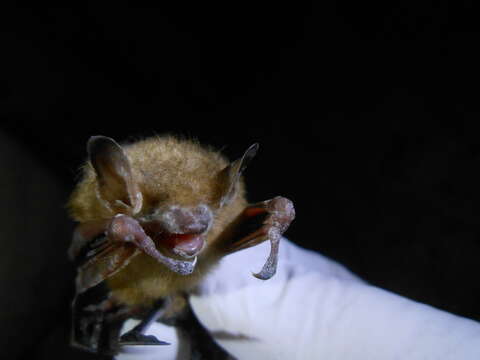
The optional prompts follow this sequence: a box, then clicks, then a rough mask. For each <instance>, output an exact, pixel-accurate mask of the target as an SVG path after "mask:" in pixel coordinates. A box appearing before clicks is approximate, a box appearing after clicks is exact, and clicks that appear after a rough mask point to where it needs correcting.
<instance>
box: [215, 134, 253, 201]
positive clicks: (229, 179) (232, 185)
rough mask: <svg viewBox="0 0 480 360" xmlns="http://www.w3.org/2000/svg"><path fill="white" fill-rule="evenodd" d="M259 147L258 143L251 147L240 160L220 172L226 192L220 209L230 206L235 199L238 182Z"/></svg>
mask: <svg viewBox="0 0 480 360" xmlns="http://www.w3.org/2000/svg"><path fill="white" fill-rule="evenodd" d="M259 147H260V145H259V144H258V143H255V144H253V145H251V146H250V147H249V148H248V149H247V150H246V151H245V153H244V154H243V156H242V157H241V158H240V159H237V160H235V161H234V162H232V163H231V164H230V165H228V166H227V167H226V168H225V169H223V170H222V171H221V172H220V174H219V176H220V179H221V181H222V182H223V183H224V184H225V187H224V191H223V194H222V197H221V199H220V207H222V206H223V205H225V204H228V203H229V202H230V201H231V200H232V199H233V196H234V195H235V190H236V188H237V183H238V180H239V179H240V176H241V175H242V173H243V171H244V170H245V169H246V168H247V165H248V164H249V163H250V161H251V160H252V159H253V158H254V157H255V155H256V154H257V151H258V148H259Z"/></svg>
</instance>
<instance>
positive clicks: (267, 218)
mask: <svg viewBox="0 0 480 360" xmlns="http://www.w3.org/2000/svg"><path fill="white" fill-rule="evenodd" d="M294 218H295V210H294V207H293V203H292V202H291V201H290V200H288V199H286V198H284V197H275V198H273V199H271V200H266V201H262V202H259V203H256V204H252V205H249V206H248V207H246V208H245V210H244V211H243V213H242V214H241V215H240V216H239V217H238V218H237V219H236V220H235V221H234V222H233V223H232V224H231V225H230V226H229V227H228V228H227V230H226V232H225V233H224V234H223V235H222V237H221V240H220V243H219V244H220V246H221V249H220V251H221V252H223V253H226V254H230V253H233V252H236V251H240V250H242V249H246V248H249V247H252V246H255V245H257V244H260V243H261V242H263V241H266V240H269V241H270V255H269V256H268V258H267V261H266V262H265V265H264V266H263V268H262V270H261V271H260V272H259V273H257V274H253V275H254V276H255V277H256V278H258V279H262V280H267V279H270V278H271V277H272V276H273V275H274V274H275V272H276V269H277V261H278V247H279V242H280V238H281V236H282V234H283V233H284V232H285V231H286V230H287V229H288V227H289V225H290V223H291V222H292V220H293V219H294Z"/></svg>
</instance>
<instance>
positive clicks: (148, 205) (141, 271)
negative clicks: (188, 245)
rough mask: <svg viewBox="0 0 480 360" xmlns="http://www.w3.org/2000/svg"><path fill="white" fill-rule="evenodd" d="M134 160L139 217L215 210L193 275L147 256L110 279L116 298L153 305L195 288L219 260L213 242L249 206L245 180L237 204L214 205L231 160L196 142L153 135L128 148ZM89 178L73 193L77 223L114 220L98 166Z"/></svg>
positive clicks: (87, 168)
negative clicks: (101, 193)
mask: <svg viewBox="0 0 480 360" xmlns="http://www.w3.org/2000/svg"><path fill="white" fill-rule="evenodd" d="M123 149H124V150H125V153H126V155H127V157H128V158H129V160H130V163H131V167H132V173H133V176H134V180H135V182H136V183H137V184H138V186H139V189H140V192H141V193H142V195H143V206H142V208H141V210H140V212H139V213H138V214H137V215H136V216H138V217H141V216H145V215H147V214H149V213H152V212H153V211H154V210H155V209H156V208H157V207H159V206H162V205H171V204H175V205H180V206H195V205H198V204H200V203H204V204H207V205H209V206H211V208H212V210H213V211H214V212H215V219H214V223H213V226H212V228H211V229H210V230H209V232H208V236H207V239H206V246H205V248H204V249H203V250H202V252H201V254H200V255H199V257H198V263H197V266H196V269H195V271H194V272H193V274H191V275H188V276H184V275H179V274H176V273H173V272H172V271H170V270H168V269H167V268H165V267H164V266H163V265H161V264H159V263H158V262H156V261H155V260H154V259H153V258H151V257H149V256H148V255H145V254H143V253H142V254H140V255H138V256H137V257H135V258H134V259H133V260H132V261H131V263H130V264H129V265H127V266H126V267H125V268H124V269H122V270H121V271H120V272H118V273H117V274H116V275H114V276H112V277H111V278H109V279H108V280H107V284H108V285H109V287H110V288H111V290H112V294H113V296H114V299H115V300H117V301H119V302H120V303H125V304H129V305H137V304H138V305H140V304H148V303H151V302H152V301H154V300H156V299H158V298H160V297H164V296H167V295H171V294H173V293H175V292H178V291H186V290H189V289H191V288H192V287H193V286H194V285H195V284H196V283H197V282H198V281H199V280H200V279H201V277H202V276H203V275H204V274H205V273H206V272H207V271H208V270H210V268H211V267H212V266H213V265H215V263H216V262H217V261H218V259H219V258H220V254H217V253H215V250H214V247H212V243H215V241H216V239H217V238H218V237H219V235H220V234H221V233H222V231H223V230H224V229H225V228H226V226H227V225H228V224H229V223H231V222H232V221H233V219H235V218H236V217H237V216H238V215H239V214H240V213H241V212H242V210H243V209H244V208H245V206H246V204H247V203H246V200H245V190H244V184H243V180H240V181H239V184H238V186H237V191H236V195H235V196H234V198H233V200H232V201H231V202H230V203H229V204H228V205H226V206H224V207H223V208H221V209H219V211H215V210H216V207H215V204H216V203H218V200H219V198H220V197H221V196H222V194H223V192H224V189H225V184H224V183H223V182H222V179H221V178H220V177H219V176H218V175H219V173H220V172H221V170H223V169H224V168H225V167H226V166H227V165H228V164H229V162H228V161H227V160H226V159H225V157H224V156H222V155H221V154H220V153H218V152H215V151H213V150H211V149H208V148H206V147H203V146H200V145H199V144H198V143H197V142H194V141H190V140H181V139H178V138H175V137H171V136H166V137H153V138H149V139H146V140H142V141H139V142H135V143H133V144H130V145H126V146H123ZM83 171H84V176H83V179H82V180H81V182H80V183H79V184H78V185H77V187H76V189H75V190H74V192H73V193H72V196H71V198H70V201H69V203H68V207H69V210H70V214H71V216H72V217H73V219H74V220H76V221H78V222H87V221H95V220H101V219H108V218H111V217H112V216H113V215H115V214H113V213H112V210H110V209H109V208H108V207H106V206H105V205H104V203H103V202H102V200H101V199H99V197H98V192H97V186H98V184H97V179H96V174H95V172H94V170H93V167H92V165H91V164H90V163H87V164H86V165H85V166H84V167H83Z"/></svg>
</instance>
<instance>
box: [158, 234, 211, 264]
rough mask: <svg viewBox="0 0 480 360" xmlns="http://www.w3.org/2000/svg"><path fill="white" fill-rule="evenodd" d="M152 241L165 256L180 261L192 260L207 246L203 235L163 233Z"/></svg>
mask: <svg viewBox="0 0 480 360" xmlns="http://www.w3.org/2000/svg"><path fill="white" fill-rule="evenodd" d="M151 237H152V236H151ZM152 239H153V241H154V242H155V244H156V245H157V248H158V249H159V250H160V251H162V252H163V253H164V254H165V255H167V256H171V257H173V258H177V257H179V258H180V259H191V258H193V257H195V256H197V255H198V253H199V252H200V251H201V250H202V248H203V246H204V244H205V236H204V235H203V234H167V233H162V234H158V235H155V236H153V237H152Z"/></svg>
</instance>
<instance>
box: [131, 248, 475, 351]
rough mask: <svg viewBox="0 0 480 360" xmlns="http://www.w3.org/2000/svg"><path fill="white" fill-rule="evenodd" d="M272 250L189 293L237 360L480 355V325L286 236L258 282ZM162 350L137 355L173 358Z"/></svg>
mask: <svg viewBox="0 0 480 360" xmlns="http://www.w3.org/2000/svg"><path fill="white" fill-rule="evenodd" d="M268 251H269V248H268V243H265V244H262V245H260V246H256V247H253V248H250V249H247V250H243V251H240V252H238V253H236V254H232V255H230V256H227V257H226V258H224V259H223V260H222V262H221V264H220V265H219V267H218V268H217V269H215V270H214V271H213V272H212V273H211V274H210V275H209V276H208V277H207V278H206V279H205V281H204V283H202V285H201V286H200V287H199V288H198V290H197V291H196V292H195V293H194V294H193V295H192V296H191V298H190V304H191V306H192V308H193V310H194V312H195V313H196V315H197V317H198V318H199V320H200V321H201V322H202V324H203V325H204V326H205V327H206V328H207V329H209V331H210V332H211V333H212V334H213V335H214V338H215V339H216V341H217V342H218V343H219V344H220V345H221V346H222V347H224V348H225V349H226V350H227V351H228V352H229V353H231V354H232V355H233V356H234V357H236V358H238V359H262V360H266V359H302V360H305V359H328V360H332V359H339V360H340V359H345V360H347V359H348V360H355V359H365V360H375V359H381V360H386V359H409V360H417V359H432V360H433V359H435V360H438V359H455V360H456V359H463V360H470V359H472V360H474V359H475V360H478V359H480V324H479V323H477V322H475V321H472V320H469V319H465V318H462V317H459V316H455V315H452V314H449V313H446V312H443V311H440V310H437V309H435V308H432V307H430V306H427V305H423V304H420V303H417V302H414V301H411V300H409V299H406V298H403V297H400V296H398V295H395V294H393V293H390V292H387V291H384V290H382V289H379V288H376V287H373V286H370V285H368V284H367V283H365V282H363V281H362V280H360V279H359V278H358V277H356V276H355V275H353V274H352V273H350V272H349V271H348V270H346V269H345V268H344V267H342V266H341V265H339V264H337V263H335V262H333V261H331V260H329V259H327V258H325V257H323V256H321V255H319V254H316V253H314V252H311V251H307V250H304V249H302V248H300V247H298V246H296V245H294V244H292V243H291V242H289V241H288V240H286V239H283V240H282V242H281V245H280V257H279V266H278V271H277V274H276V275H275V276H274V277H273V278H272V279H270V280H268V281H262V280H258V279H256V278H254V277H253V276H251V272H256V271H258V270H259V269H260V268H261V266H262V265H263V262H264V261H265V257H266V255H267V254H268ZM149 333H154V334H156V335H157V336H158V338H160V339H164V338H165V336H163V337H162V334H161V333H157V332H156V331H155V330H154V329H152V330H151V331H149ZM157 348H158V349H156V350H155V349H151V352H149V353H148V355H147V354H145V355H144V357H135V359H150V358H152V359H153V358H157V359H159V358H162V359H164V358H165V359H167V358H169V357H163V356H161V354H164V355H165V356H166V353H165V349H163V348H164V347H163V346H161V347H157ZM172 349H174V351H176V350H177V348H172ZM155 351H158V352H157V356H156V357H155V356H154V353H153V352H155ZM148 356H152V357H148ZM172 356H173V355H172ZM173 358H174V357H172V358H171V359H173Z"/></svg>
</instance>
